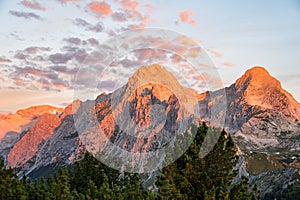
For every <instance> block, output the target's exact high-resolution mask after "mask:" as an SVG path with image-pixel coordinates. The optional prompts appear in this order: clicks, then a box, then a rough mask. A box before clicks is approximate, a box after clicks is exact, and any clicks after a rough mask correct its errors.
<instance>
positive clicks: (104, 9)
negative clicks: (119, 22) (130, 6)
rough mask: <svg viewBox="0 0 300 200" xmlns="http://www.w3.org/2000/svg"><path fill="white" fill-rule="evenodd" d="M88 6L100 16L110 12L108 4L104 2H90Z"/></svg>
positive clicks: (108, 14) (107, 14)
mask: <svg viewBox="0 0 300 200" xmlns="http://www.w3.org/2000/svg"><path fill="white" fill-rule="evenodd" d="M89 8H90V9H91V11H92V12H94V13H95V14H96V15H97V16H98V17H100V18H102V17H104V16H110V15H111V14H112V11H111V8H110V5H109V4H107V3H106V2H104V1H102V2H95V1H94V2H91V3H90V4H89Z"/></svg>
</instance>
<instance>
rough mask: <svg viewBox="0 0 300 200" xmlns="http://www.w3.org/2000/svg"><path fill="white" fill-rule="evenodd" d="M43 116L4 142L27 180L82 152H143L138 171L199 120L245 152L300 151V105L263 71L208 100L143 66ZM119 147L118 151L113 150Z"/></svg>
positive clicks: (279, 155)
mask: <svg viewBox="0 0 300 200" xmlns="http://www.w3.org/2000/svg"><path fill="white" fill-rule="evenodd" d="M224 91H225V93H226V95H224ZM99 93H100V92H99ZM224 102H225V104H224ZM224 105H225V106H224ZM21 113H23V115H24V113H26V112H21ZM43 114H44V113H43ZM43 114H41V115H40V116H41V117H37V118H33V119H32V118H30V119H31V121H30V120H29V122H30V123H32V124H31V125H30V126H29V127H28V129H27V131H25V132H24V133H23V134H21V137H18V138H17V139H15V140H14V142H13V143H9V142H7V141H8V140H7V138H4V139H6V140H5V141H6V142H7V143H6V144H10V145H11V147H10V148H8V149H6V155H8V158H9V159H8V161H9V162H8V163H9V165H10V166H12V167H15V168H17V169H18V172H19V175H21V174H24V173H25V174H28V175H30V176H34V175H33V174H39V173H40V171H43V170H42V169H44V168H45V167H47V166H58V165H68V164H70V163H72V162H74V159H75V158H76V156H77V155H78V153H79V152H80V150H81V149H87V150H88V151H90V152H92V153H93V154H97V153H99V152H101V151H106V152H108V154H110V155H121V154H124V157H126V154H127V153H135V155H136V157H135V159H136V160H132V165H134V164H135V163H134V162H135V161H139V157H140V155H144V154H145V153H148V152H153V151H155V150H157V149H161V148H164V147H165V146H166V145H167V144H168V142H169V141H170V140H172V138H174V136H175V133H179V132H184V131H185V130H187V129H188V128H189V127H190V126H191V124H192V123H198V122H199V120H200V121H202V120H204V121H207V122H208V123H209V124H210V125H212V126H222V127H225V128H226V129H227V131H229V132H230V133H231V134H232V135H233V138H234V139H235V141H236V142H237V144H238V146H239V148H240V150H241V152H242V153H246V154H247V153H250V152H251V151H257V152H269V153H270V154H272V155H274V156H276V157H277V158H279V159H287V158H289V157H291V156H292V154H294V153H295V154H297V152H300V142H299V141H300V140H299V138H300V131H299V130H300V123H299V116H300V105H299V103H298V102H297V101H296V100H295V99H294V98H293V97H292V96H291V95H290V94H289V93H288V92H286V91H285V90H284V89H282V87H281V84H280V82H279V81H278V80H276V79H275V78H273V77H272V76H271V75H270V74H269V73H268V72H267V71H266V70H265V69H264V68H262V67H254V68H252V69H250V70H248V71H247V72H246V73H245V74H244V75H243V76H242V77H241V78H239V79H238V80H237V81H236V82H235V83H234V84H232V85H231V86H229V87H227V88H225V89H223V90H218V91H213V92H205V93H202V94H197V93H196V92H195V91H194V90H193V89H189V88H185V87H183V86H181V85H180V84H179V82H178V81H177V80H176V78H175V77H174V76H173V75H172V74H171V73H170V72H168V71H167V70H165V69H164V68H163V67H161V66H159V65H152V66H148V67H141V68H140V69H139V70H138V71H136V72H135V73H134V74H133V75H132V76H131V77H130V78H129V79H128V82H127V84H125V85H124V86H123V87H121V88H119V89H117V90H115V91H114V92H112V93H109V94H105V93H102V94H101V95H99V96H98V97H97V98H96V99H95V100H88V101H85V102H81V101H79V100H76V101H74V102H73V103H72V104H70V105H69V106H67V107H66V108H65V109H64V110H57V111H56V112H54V110H49V114H44V115H43ZM16 115H21V114H16ZM33 116H35V115H32V116H31V117H33ZM221 119H225V122H224V123H223V122H222V120H221ZM26 123H28V122H26ZM26 123H25V124H26ZM2 141H4V140H2ZM15 143H16V145H14V144H15ZM111 143H112V144H114V145H115V146H116V147H118V149H117V150H116V149H111V148H108V144H111ZM0 144H1V143H0ZM29 147H30V148H29ZM121 150H124V151H121ZM291 152H293V153H291ZM295 165H296V164H295Z"/></svg>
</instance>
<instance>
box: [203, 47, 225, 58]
mask: <svg viewBox="0 0 300 200" xmlns="http://www.w3.org/2000/svg"><path fill="white" fill-rule="evenodd" d="M206 51H208V52H209V53H211V54H212V55H213V56H215V57H218V58H220V57H222V56H223V54H222V53H221V52H219V51H217V50H213V49H208V48H206Z"/></svg>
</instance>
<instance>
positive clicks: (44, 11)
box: [0, 0, 300, 112]
mask: <svg viewBox="0 0 300 200" xmlns="http://www.w3.org/2000/svg"><path fill="white" fill-rule="evenodd" d="M0 20H1V26H2V27H1V29H0V41H1V49H0V71H1V74H2V77H1V78H0V83H1V87H0V95H1V98H0V111H12V112H14V111H15V110H17V109H19V108H22V107H27V106H30V105H34V104H51V105H57V106H63V105H65V104H66V103H68V102H71V101H72V99H73V92H72V86H73V81H74V77H75V75H76V73H75V71H76V69H78V68H79V67H80V66H81V65H82V62H83V60H84V57H85V56H86V55H88V54H89V53H91V52H92V51H93V48H96V46H97V45H98V43H100V44H101V43H102V42H104V41H105V40H106V39H108V38H110V37H113V35H114V34H118V33H120V32H122V31H123V30H129V29H131V28H133V27H156V28H165V29H169V30H174V31H176V32H178V33H181V34H184V35H186V36H188V37H191V38H193V39H195V40H196V41H198V42H199V45H200V46H201V47H202V48H204V49H205V50H206V51H207V52H208V54H209V56H210V57H211V59H212V60H213V61H214V63H215V65H216V67H217V70H218V72H219V73H220V75H221V78H222V80H223V83H224V85H226V86H228V85H229V84H231V83H233V82H234V81H235V80H236V79H237V78H238V77H239V76H241V75H242V74H243V73H244V72H245V71H246V70H247V69H248V68H251V67H253V66H256V65H259V66H263V67H265V68H266V69H267V70H268V71H269V72H270V73H271V74H272V75H273V76H275V77H276V78H277V79H279V80H280V81H281V82H282V85H283V87H284V88H285V89H286V90H288V91H289V92H291V93H292V94H293V95H294V97H295V98H296V99H297V100H298V101H299V100H300V92H299V90H298V86H299V84H300V68H299V58H300V34H299V33H300V2H299V1H297V0H285V1H281V0H273V1H271V0H264V1H261V0H252V1H237V0H227V1H221V0H218V1H217V0H210V1H204V0H186V1H182V0H175V1H170V0H168V1H167V0H151V1H145V0H112V1H108V0H107V1H96V0H92V1H90V0H73V1H72V0H52V1H46V0H11V1H1V2H0ZM71 47H72V49H71ZM106 83H108V82H106ZM106 89H107V90H108V91H109V87H108V86H107V87H106Z"/></svg>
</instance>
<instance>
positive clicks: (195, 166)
mask: <svg viewBox="0 0 300 200" xmlns="http://www.w3.org/2000/svg"><path fill="white" fill-rule="evenodd" d="M194 129H195V131H197V134H196V136H195V139H194V140H193V141H192V143H191V145H190V147H189V148H188V150H187V151H186V152H185V153H184V154H183V155H182V156H181V157H180V158H179V159H178V160H177V161H176V162H174V163H172V164H170V165H168V166H167V167H165V168H163V169H162V170H161V171H160V173H161V175H160V176H159V177H157V181H156V183H155V185H156V187H157V188H158V189H157V191H155V192H154V191H151V190H148V189H145V188H143V187H142V184H141V183H142V180H141V178H140V177H141V176H139V175H138V174H130V173H121V172H119V171H117V170H114V169H111V168H109V167H107V166H106V165H104V164H102V163H101V162H99V161H98V160H96V159H95V158H94V157H93V156H92V155H90V154H89V153H83V154H82V158H81V159H79V160H78V161H77V162H75V163H74V165H73V166H72V167H70V168H69V169H58V171H57V172H56V173H54V174H53V175H51V176H50V177H48V178H47V180H44V179H43V178H41V179H39V180H34V181H33V182H31V181H30V180H26V177H24V178H22V179H21V180H19V179H18V178H17V176H16V175H15V174H14V171H13V170H12V169H6V168H5V166H4V164H3V162H2V161H1V162H0V199H5V200H10V199H49V200H50V199H71V200H72V199H84V200H88V199H130V200H131V199H255V195H254V193H255V192H256V191H254V192H252V193H249V191H250V190H251V189H252V188H251V186H250V185H249V183H248V180H247V179H246V178H243V180H242V181H241V182H240V183H239V184H237V185H234V186H232V185H231V184H232V180H233V178H234V177H235V176H236V172H235V171H232V169H233V167H234V166H235V165H236V163H237V161H238V157H237V156H236V154H235V153H236V152H235V147H234V143H233V141H232V139H231V137H230V136H229V135H227V134H226V133H225V131H221V130H220V129H211V128H208V127H207V126H206V125H205V124H203V125H202V126H200V127H199V128H198V129H197V128H194ZM208 131H211V132H212V133H216V135H214V134H210V135H209V136H208V135H207V132H208ZM220 132H221V135H220ZM219 135H220V137H219ZM206 137H211V138H208V139H209V140H208V141H209V142H210V141H214V140H213V137H219V138H218V141H217V143H216V145H215V146H214V148H213V150H212V151H211V152H209V154H208V155H207V156H205V157H204V158H200V157H199V151H200V147H201V144H202V143H203V141H204V139H205V138H206ZM176 145H179V144H176Z"/></svg>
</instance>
